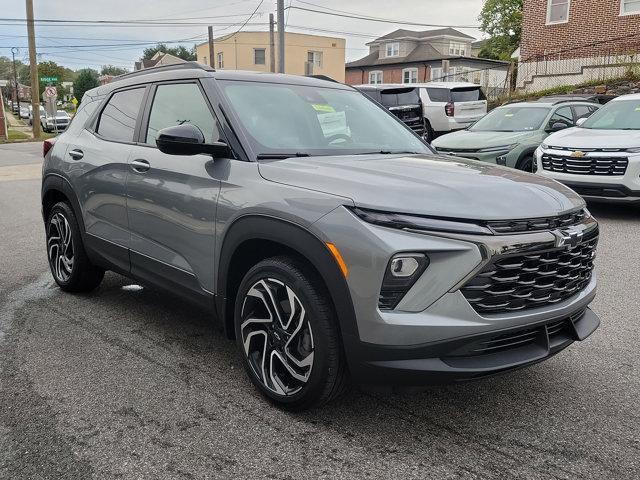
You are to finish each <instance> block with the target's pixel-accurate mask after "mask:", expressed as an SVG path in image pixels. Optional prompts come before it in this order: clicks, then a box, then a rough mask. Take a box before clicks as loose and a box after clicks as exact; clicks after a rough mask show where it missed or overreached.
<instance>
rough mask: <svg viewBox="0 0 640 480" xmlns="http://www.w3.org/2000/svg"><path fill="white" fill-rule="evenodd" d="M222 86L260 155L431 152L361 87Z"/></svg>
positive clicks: (225, 84) (224, 82)
mask: <svg viewBox="0 0 640 480" xmlns="http://www.w3.org/2000/svg"><path fill="white" fill-rule="evenodd" d="M220 85H221V86H222V89H223V91H224V93H225V94H226V96H227V98H228V99H229V102H230V103H231V107H232V108H233V110H235V113H236V115H237V117H238V119H239V120H240V123H241V126H242V128H243V129H244V132H245V134H246V136H247V137H248V139H249V141H250V142H251V144H252V147H253V150H254V151H255V152H256V153H257V154H258V155H262V156H266V155H269V154H272V155H278V154H290V156H294V155H297V156H306V155H349V154H362V153H378V152H382V153H395V152H403V153H406V152H415V153H431V150H430V149H429V147H427V146H426V145H425V144H424V143H423V142H422V141H421V140H420V138H418V137H416V136H415V135H414V134H413V133H412V132H411V131H410V130H409V129H408V128H407V127H405V126H404V125H403V124H402V123H401V122H399V121H398V120H396V119H395V118H394V117H393V116H392V115H390V114H389V113H388V112H386V111H385V110H384V109H382V108H380V107H379V106H378V105H376V104H375V103H373V102H372V101H371V100H369V99H368V98H367V97H365V96H364V95H363V94H361V93H359V92H357V91H355V90H343V89H337V88H324V87H322V88H320V87H311V86H302V85H285V84H276V83H257V82H238V81H220Z"/></svg>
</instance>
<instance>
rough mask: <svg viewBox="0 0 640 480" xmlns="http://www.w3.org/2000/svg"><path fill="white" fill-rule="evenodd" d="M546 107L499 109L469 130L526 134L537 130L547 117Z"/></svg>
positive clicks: (547, 109)
mask: <svg viewBox="0 0 640 480" xmlns="http://www.w3.org/2000/svg"><path fill="white" fill-rule="evenodd" d="M549 111H550V109H549V108H547V107H518V106H511V107H509V106H507V107H500V108H496V109H495V110H493V111H492V112H491V113H489V114H487V115H486V116H484V117H483V118H481V119H480V120H478V121H477V122H476V123H475V124H473V125H472V126H471V127H470V128H469V130H471V131H474V132H528V131H533V130H538V129H539V128H540V127H541V126H542V122H544V119H545V118H547V115H549Z"/></svg>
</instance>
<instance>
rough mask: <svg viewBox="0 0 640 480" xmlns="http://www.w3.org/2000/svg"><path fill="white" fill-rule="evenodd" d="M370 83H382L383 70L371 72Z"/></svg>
mask: <svg viewBox="0 0 640 480" xmlns="http://www.w3.org/2000/svg"><path fill="white" fill-rule="evenodd" d="M369 83H372V84H376V83H382V72H381V71H375V72H369Z"/></svg>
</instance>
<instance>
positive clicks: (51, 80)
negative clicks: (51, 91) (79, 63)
mask: <svg viewBox="0 0 640 480" xmlns="http://www.w3.org/2000/svg"><path fill="white" fill-rule="evenodd" d="M40 81H41V82H42V83H58V77H40Z"/></svg>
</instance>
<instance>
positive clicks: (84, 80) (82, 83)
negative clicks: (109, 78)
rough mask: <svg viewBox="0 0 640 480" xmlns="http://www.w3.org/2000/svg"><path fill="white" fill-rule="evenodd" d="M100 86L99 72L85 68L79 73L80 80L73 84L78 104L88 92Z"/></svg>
mask: <svg viewBox="0 0 640 480" xmlns="http://www.w3.org/2000/svg"><path fill="white" fill-rule="evenodd" d="M99 85H100V82H99V81H98V72H96V71H95V70H93V69H92V68H85V69H83V70H80V71H79V72H78V78H76V81H75V82H73V96H74V97H76V99H77V100H78V102H81V101H82V96H83V95H84V93H85V92H86V91H87V90H91V89H92V88H96V87H97V86H99Z"/></svg>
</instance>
